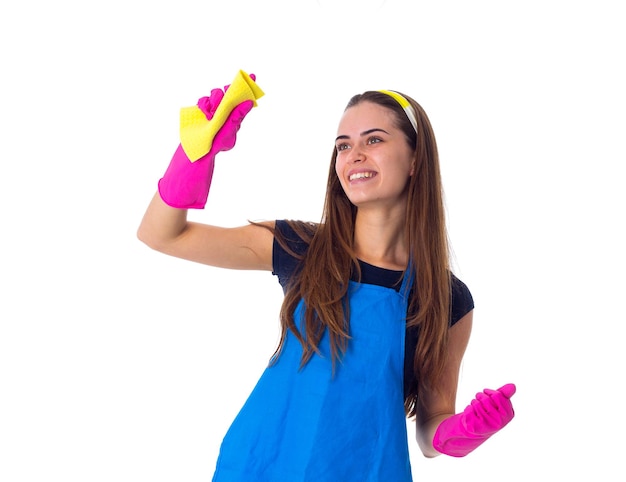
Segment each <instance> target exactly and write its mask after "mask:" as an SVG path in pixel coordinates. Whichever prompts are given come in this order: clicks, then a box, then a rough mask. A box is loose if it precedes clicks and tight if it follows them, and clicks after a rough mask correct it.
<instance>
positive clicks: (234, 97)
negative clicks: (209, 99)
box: [180, 70, 265, 162]
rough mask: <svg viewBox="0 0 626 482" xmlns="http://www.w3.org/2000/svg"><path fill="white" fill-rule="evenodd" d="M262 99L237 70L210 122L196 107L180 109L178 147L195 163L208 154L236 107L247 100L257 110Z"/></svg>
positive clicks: (252, 84) (258, 88) (257, 88)
mask: <svg viewBox="0 0 626 482" xmlns="http://www.w3.org/2000/svg"><path fill="white" fill-rule="evenodd" d="M264 95H265V93H264V92H263V91H262V90H261V88H260V87H259V86H258V85H257V84H256V82H255V81H254V80H252V78H251V77H250V76H249V75H248V74H246V73H245V72H244V71H243V70H240V71H239V73H238V74H237V76H236V77H235V80H233V82H232V83H231V84H230V87H228V89H227V90H226V92H225V93H224V98H223V99H222V101H221V102H220V105H219V106H218V107H217V110H216V111H215V114H214V115H213V118H212V119H211V120H208V119H207V118H206V115H204V112H202V111H201V110H200V108H199V107H198V106H197V105H194V106H192V107H183V108H182V109H180V143H181V145H182V146H183V150H184V151H185V154H187V157H188V158H189V160H190V161H191V162H195V161H197V160H198V159H200V158H201V157H202V156H204V155H205V154H207V153H208V152H209V151H210V150H211V145H212V144H213V138H214V137H215V134H217V133H218V132H219V130H220V129H221V128H222V126H223V125H224V122H226V119H228V116H229V115H230V113H231V112H232V111H233V109H234V108H235V107H237V106H238V105H239V104H241V103H242V102H243V101H246V100H251V101H252V102H253V105H254V107H256V105H257V103H256V101H257V99H260V98H261V97H263V96H264Z"/></svg>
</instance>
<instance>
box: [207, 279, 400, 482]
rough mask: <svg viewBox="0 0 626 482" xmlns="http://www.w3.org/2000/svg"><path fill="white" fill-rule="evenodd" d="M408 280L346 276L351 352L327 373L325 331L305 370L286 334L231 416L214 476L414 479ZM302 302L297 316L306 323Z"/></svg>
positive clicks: (295, 481)
mask: <svg viewBox="0 0 626 482" xmlns="http://www.w3.org/2000/svg"><path fill="white" fill-rule="evenodd" d="M406 278H408V277H405V280H404V281H403V285H402V288H401V289H400V291H399V292H397V291H396V290H394V289H392V288H385V287H382V286H376V285H371V284H361V283H356V282H352V281H351V282H350V287H349V290H348V296H349V300H350V334H351V339H350V340H349V342H348V348H347V350H346V353H345V354H344V356H343V357H342V359H341V360H339V361H337V363H336V366H335V374H334V376H333V374H332V365H331V357H330V344H329V337H328V333H326V334H325V335H324V336H323V337H322V340H321V343H320V347H319V348H320V354H319V355H318V354H315V355H313V357H312V358H311V359H310V360H309V362H308V363H307V364H306V365H305V366H304V367H303V368H301V369H299V366H300V357H301V355H302V346H301V345H300V342H299V341H298V340H297V339H296V338H295V336H293V334H292V333H291V332H289V333H288V336H287V338H286V340H285V345H284V347H283V351H282V353H281V354H280V356H279V357H278V359H277V360H276V362H275V364H273V365H271V366H269V367H268V368H267V369H266V370H265V371H264V372H263V374H262V375H261V378H260V379H259V381H258V383H257V385H256V386H255V388H254V390H253V391H252V393H251V394H250V396H249V398H248V400H247V401H246V403H245V404H244V406H243V407H242V409H241V411H240V412H239V414H238V415H237V417H236V418H235V420H234V421H233V423H232V425H231V427H230V428H229V430H228V432H227V433H226V436H225V437H224V440H223V441H222V445H221V449H220V454H219V457H218V459H217V464H216V470H215V473H214V475H213V482H235V481H236V482H352V481H354V482H389V481H393V482H410V481H412V477H411V468H410V463H409V451H408V444H407V431H406V416H405V413H404V395H403V376H404V337H405V329H406V312H407V299H406V296H407V293H408V289H407V286H406ZM302 308H303V304H302V301H301V302H300V305H299V306H298V308H297V309H296V313H295V319H296V320H299V322H300V323H301V321H302Z"/></svg>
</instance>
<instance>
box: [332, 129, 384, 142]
mask: <svg viewBox="0 0 626 482" xmlns="http://www.w3.org/2000/svg"><path fill="white" fill-rule="evenodd" d="M372 132H384V133H385V134H389V132H387V131H386V130H385V129H381V128H380V127H374V128H373V129H367V130H366V131H363V132H361V134H360V136H361V137H363V136H366V135H368V134H371V133H372ZM339 139H350V136H348V135H345V134H344V135H341V136H337V138H336V139H335V142H336V141H338V140H339Z"/></svg>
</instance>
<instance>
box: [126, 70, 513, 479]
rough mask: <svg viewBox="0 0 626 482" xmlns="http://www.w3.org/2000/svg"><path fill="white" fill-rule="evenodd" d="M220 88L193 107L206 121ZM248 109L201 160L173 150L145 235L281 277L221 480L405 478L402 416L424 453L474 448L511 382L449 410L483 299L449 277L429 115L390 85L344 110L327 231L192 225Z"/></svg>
mask: <svg viewBox="0 0 626 482" xmlns="http://www.w3.org/2000/svg"><path fill="white" fill-rule="evenodd" d="M252 79H253V80H254V77H252ZM223 95H224V93H223V92H222V91H221V90H219V89H216V90H213V91H212V93H211V96H210V97H205V98H203V99H201V100H200V102H199V103H198V107H199V108H200V109H202V111H203V112H204V113H205V115H206V117H207V119H209V120H210V119H211V118H212V116H213V115H214V113H215V109H216V108H217V106H218V105H219V103H220V101H221V99H222V97H223ZM251 108H252V102H250V101H246V102H243V103H241V104H240V105H238V106H237V107H236V108H235V109H234V110H233V112H232V114H231V115H230V117H229V118H228V120H227V121H226V123H225V125H224V127H222V129H221V130H220V131H219V132H218V134H217V135H216V136H215V139H214V141H213V146H212V148H211V151H210V152H209V153H208V154H207V155H206V156H205V157H203V158H202V159H200V160H198V161H196V162H193V163H191V162H189V160H188V159H187V157H186V156H185V152H184V150H183V149H182V148H181V147H179V149H178V150H177V151H176V154H175V155H174V158H173V159H172V162H171V163H170V166H169V167H168V169H167V171H166V174H165V175H164V177H163V178H162V179H161V180H160V181H159V192H158V193H157V194H156V195H155V196H154V198H153V200H152V202H151V203H150V205H149V207H148V209H147V211H146V214H145V216H144V218H143V220H142V223H141V225H140V227H139V231H138V237H139V239H140V240H142V241H143V242H144V243H146V244H147V245H148V246H150V247H151V248H153V249H156V250H159V251H161V252H163V253H166V254H169V255H172V256H177V257H180V258H184V259H187V260H192V261H196V262H200V263H205V264H208V265H211V266H219V267H223V268H235V269H254V270H267V271H272V273H273V274H275V275H276V276H277V277H278V281H279V282H280V284H281V285H282V287H283V290H284V292H285V298H284V302H283V306H282V309H281V313H280V317H281V322H282V336H281V339H280V343H279V346H278V347H277V350H276V352H275V353H274V355H273V356H272V357H271V360H270V362H269V364H268V367H267V368H266V370H265V371H264V373H263V375H262V376H261V378H260V380H259V381H258V383H257V385H256V387H255V388H254V390H253V392H252V393H251V394H250V397H249V398H248V400H247V401H246V403H245V405H244V406H243V407H242V409H241V411H240V412H239V414H238V416H237V417H236V419H235V420H234V422H233V424H232V425H231V427H230V429H229V431H228V433H227V434H226V436H225V438H224V440H223V442H222V447H221V450H220V455H219V458H218V462H217V467H216V471H215V475H214V479H213V480H215V481H246V482H249V481H285V480H287V481H289V482H296V481H316V482H319V481H333V482H336V481H342V482H349V481H358V482H364V481H384V482H388V481H394V482H404V481H411V480H412V478H411V468H410V463H409V455H408V443H407V433H406V417H407V416H408V417H410V418H414V419H415V423H416V431H417V443H418V444H419V447H420V449H421V451H422V452H423V454H424V455H425V456H426V457H434V456H437V455H439V454H440V453H445V454H448V455H451V456H455V457H460V456H464V455H466V454H468V453H469V452H471V451H472V450H474V449H475V448H476V447H478V446H479V445H480V444H481V443H482V442H484V441H485V440H486V439H487V438H489V437H490V436H491V435H492V434H493V433H495V432H496V431H498V430H500V429H501V428H502V427H504V426H505V425H506V424H507V423H508V422H509V421H510V420H511V419H512V418H513V407H512V405H511V402H510V397H511V396H512V395H513V393H514V392H515V386H514V385H512V384H507V385H505V386H503V387H501V388H500V389H498V390H490V389H485V390H484V391H483V392H480V393H478V394H477V396H476V398H475V399H474V400H473V401H472V402H471V404H470V405H468V406H467V408H466V409H465V410H464V411H462V412H459V413H456V412H455V400H456V391H457V383H458V377H459V367H460V364H461V360H462V358H463V354H464V352H465V349H466V346H467V344H468V340H469V337H470V331H471V327H472V314H473V307H474V305H473V300H472V296H471V294H470V291H469V290H468V288H467V286H466V285H465V284H464V283H463V282H462V281H460V280H459V279H458V278H456V277H455V276H454V275H453V274H452V272H451V268H450V264H449V259H448V245H447V234H446V224H445V219H444V206H443V200H442V182H441V178H440V170H439V160H438V154H437V146H436V142H435V137H434V134H433V131H432V128H431V125H430V122H429V120H428V117H427V115H426V113H425V112H424V111H423V109H422V108H421V107H420V105H419V104H417V103H416V102H415V101H414V100H413V99H411V98H410V97H408V96H406V95H403V94H400V93H397V92H392V91H370V92H365V93H363V94H360V95H356V96H354V97H353V98H352V99H351V100H350V101H349V103H348V105H347V107H346V109H345V112H344V114H343V116H342V118H341V119H340V122H339V126H338V130H337V138H336V139H335V150H334V152H333V155H332V158H331V162H330V170H329V175H328V188H327V193H326V199H325V206H324V213H323V217H322V219H321V221H320V222H319V223H312V222H302V221H285V220H279V221H272V222H264V223H251V224H248V225H246V226H242V227H238V228H221V227H217V226H209V225H204V224H198V223H192V222H189V221H187V217H186V213H187V209H188V208H203V207H204V203H205V202H206V196H207V194H208V191H209V187H210V183H211V175H212V172H213V162H214V158H215V155H216V154H217V153H218V152H219V151H220V150H227V149H230V148H232V147H233V146H234V144H235V140H236V134H237V131H238V129H239V127H240V125H241V122H242V120H243V119H244V117H245V116H246V114H247V113H248V112H249V111H250V109H251Z"/></svg>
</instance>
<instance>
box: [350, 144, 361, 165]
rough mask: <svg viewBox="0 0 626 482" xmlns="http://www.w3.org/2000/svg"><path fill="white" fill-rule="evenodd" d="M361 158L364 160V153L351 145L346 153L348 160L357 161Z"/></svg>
mask: <svg viewBox="0 0 626 482" xmlns="http://www.w3.org/2000/svg"><path fill="white" fill-rule="evenodd" d="M363 160H365V154H364V153H363V151H362V150H361V149H359V148H358V147H356V146H355V147H353V148H352V149H351V150H350V154H349V155H348V162H350V163H357V162H362V161H363Z"/></svg>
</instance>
